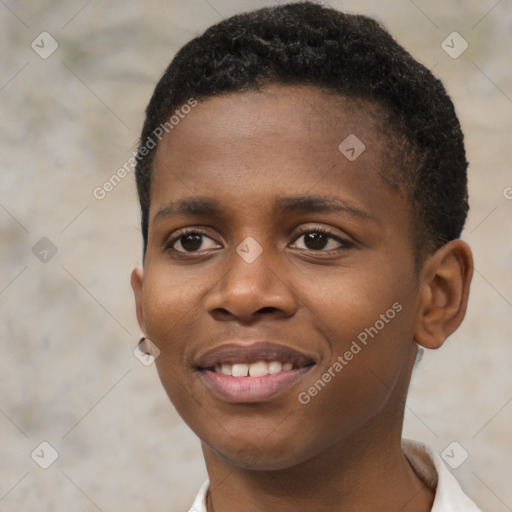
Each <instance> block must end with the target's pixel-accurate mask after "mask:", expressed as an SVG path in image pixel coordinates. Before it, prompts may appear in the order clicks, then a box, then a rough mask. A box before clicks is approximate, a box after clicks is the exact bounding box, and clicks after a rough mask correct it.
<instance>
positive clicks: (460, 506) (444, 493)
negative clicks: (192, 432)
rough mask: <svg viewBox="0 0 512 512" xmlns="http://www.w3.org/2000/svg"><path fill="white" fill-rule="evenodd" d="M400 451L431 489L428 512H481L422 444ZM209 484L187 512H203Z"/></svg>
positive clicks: (404, 441)
mask: <svg viewBox="0 0 512 512" xmlns="http://www.w3.org/2000/svg"><path fill="white" fill-rule="evenodd" d="M402 450H403V452H404V455H405V457H406V458H407V460H408V461H409V463H410V464H411V466H412V467H413V469H414V471H415V472H416V474H417V475H418V477H419V478H420V479H421V480H422V482H423V483H424V484H425V485H427V486H428V487H430V488H431V489H435V493H436V494H435V498H434V503H433V505H432V510H431V512H462V511H464V512H481V510H480V509H479V508H478V507H477V506H476V505H475V504H474V503H473V502H472V501H471V500H470V499H469V498H468V497H467V496H466V495H465V494H464V492H463V490H462V489H461V488H460V486H459V484H458V482H457V480H455V477H454V476H453V475H452V474H451V473H450V471H449V470H448V468H447V467H446V466H445V464H444V462H443V460H442V459H441V457H440V456H439V455H438V454H437V453H436V452H434V451H433V450H432V449H430V448H429V447H428V446H426V445H424V444H422V443H418V442H416V441H411V440H409V439H402ZM209 484H210V482H209V481H208V480H207V481H206V482H204V484H203V485H202V486H201V488H200V489H199V492H198V493H197V496H196V499H195V500H194V503H193V504H192V507H190V508H189V510H188V512H206V492H207V491H208V485H209Z"/></svg>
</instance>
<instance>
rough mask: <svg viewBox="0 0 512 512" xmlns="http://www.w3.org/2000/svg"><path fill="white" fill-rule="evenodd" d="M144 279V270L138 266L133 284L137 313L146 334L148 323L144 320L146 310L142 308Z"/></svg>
mask: <svg viewBox="0 0 512 512" xmlns="http://www.w3.org/2000/svg"><path fill="white" fill-rule="evenodd" d="M143 281H144V270H143V269H142V268H141V267H136V268H134V269H133V270H132V275H131V285H132V290H133V295H134V298H135V311H136V313H137V321H138V322H139V327H140V328H141V331H142V333H143V334H144V336H146V324H145V321H144V312H143V308H142V284H143Z"/></svg>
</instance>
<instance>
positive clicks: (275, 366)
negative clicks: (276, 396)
mask: <svg viewBox="0 0 512 512" xmlns="http://www.w3.org/2000/svg"><path fill="white" fill-rule="evenodd" d="M282 369H283V365H282V364H281V363H280V362H279V361H272V362H271V363H268V373H270V375H274V373H279V372H280V371H281V370H282Z"/></svg>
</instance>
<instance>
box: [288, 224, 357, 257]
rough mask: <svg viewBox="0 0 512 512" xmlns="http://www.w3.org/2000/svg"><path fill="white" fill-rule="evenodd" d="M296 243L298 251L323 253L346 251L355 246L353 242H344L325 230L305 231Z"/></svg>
mask: <svg viewBox="0 0 512 512" xmlns="http://www.w3.org/2000/svg"><path fill="white" fill-rule="evenodd" d="M294 243H295V244H296V248H297V249H303V250H304V249H305V250H309V251H323V252H327V251H336V250H340V249H341V250H344V249H349V248H350V247H353V246H354V244H353V243H352V242H349V241H348V240H343V239H342V238H340V237H338V236H336V235H334V234H333V233H331V232H330V231H329V230H327V229H325V228H322V229H320V228H314V229H309V230H308V231H303V232H302V233H301V234H300V235H299V237H298V238H296V239H295V242H294Z"/></svg>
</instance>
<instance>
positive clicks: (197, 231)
mask: <svg viewBox="0 0 512 512" xmlns="http://www.w3.org/2000/svg"><path fill="white" fill-rule="evenodd" d="M309 233H322V234H324V235H326V236H327V237H328V238H331V239H333V240H335V241H336V242H338V243H339V244H340V247H338V248H336V249H329V250H323V249H319V250H316V251H315V250H314V249H300V250H302V251H311V252H315V253H327V254H329V253H332V252H338V251H346V250H348V249H351V248H352V247H354V243H353V242H351V241H349V240H345V239H343V238H340V237H339V236H337V235H336V234H335V233H334V232H332V231H331V230H329V229H328V228H325V227H321V226H314V227H307V228H306V227H304V228H300V229H299V232H298V233H296V236H295V238H294V240H293V242H294V243H295V242H297V240H299V238H300V237H301V236H303V235H306V234H309ZM191 234H194V235H201V236H204V237H206V238H210V240H213V238H212V237H211V236H209V235H208V233H206V232H205V231H204V230H202V229H201V228H192V227H191V228H183V229H182V230H181V232H180V233H179V234H178V235H176V236H174V237H173V238H171V240H169V241H168V242H167V243H166V244H165V247H164V249H165V250H166V251H167V250H174V252H177V253H180V254H197V253H199V252H200V251H177V250H176V249H174V248H173V246H174V245H175V244H176V242H177V241H178V240H179V239H180V238H181V237H184V236H187V235H191ZM213 241H215V240H213Z"/></svg>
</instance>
